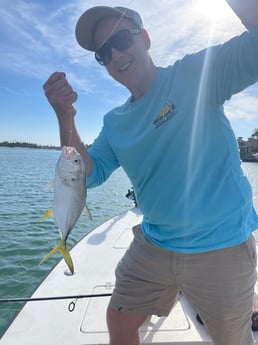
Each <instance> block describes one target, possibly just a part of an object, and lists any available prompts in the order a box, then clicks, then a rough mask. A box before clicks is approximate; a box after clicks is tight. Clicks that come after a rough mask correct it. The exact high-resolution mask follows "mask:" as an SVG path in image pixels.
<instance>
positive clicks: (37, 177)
mask: <svg viewBox="0 0 258 345" xmlns="http://www.w3.org/2000/svg"><path fill="white" fill-rule="evenodd" d="M59 155H60V151H52V150H37V149H18V148H0V298H7V297H8V298H15V297H16V298H19V297H29V296H30V295H31V293H32V292H33V291H34V290H35V288H36V287H37V286H38V284H39V283H40V282H41V281H42V279H43V278H44V277H45V276H46V275H47V274H48V272H49V271H50V270H51V268H52V267H53V266H54V265H55V264H56V263H57V262H58V261H59V260H60V258H61V257H60V256H59V255H58V254H57V255H55V256H54V257H52V258H51V259H49V260H48V261H46V262H45V263H44V264H42V265H41V266H39V265H38V263H39V262H40V260H41V259H42V258H43V257H44V256H45V255H46V254H47V253H48V252H49V251H50V249H52V248H53V247H54V245H56V244H57V243H58V241H59V233H58V231H57V228H56V227H55V225H54V222H53V220H52V219H48V220H46V221H42V220H41V216H42V215H43V214H44V213H45V212H46V211H47V210H48V209H49V208H50V207H51V205H52V200H53V190H52V189H50V188H48V187H47V184H48V182H49V181H52V180H53V176H54V169H55V164H56V161H57V159H58V157H59ZM130 187H131V185H130V182H129V180H128V178H127V177H126V175H125V174H124V172H123V171H122V169H118V170H117V171H116V172H115V173H114V174H113V176H112V177H111V178H110V179H109V181H107V182H106V183H105V184H104V185H103V186H100V187H98V188H95V189H94V190H90V191H88V197H87V204H88V207H89V209H90V211H91V214H92V217H93V220H92V221H90V220H89V219H88V218H87V216H82V217H81V218H80V220H79V221H78V223H77V225H76V226H75V228H74V229H73V231H72V233H71V234H70V236H69V238H68V241H67V244H68V247H72V246H73V245H74V244H75V243H76V242H77V241H78V240H79V239H80V238H82V237H83V236H84V235H85V234H87V233H88V232H89V231H90V230H92V229H93V228H95V227H96V226H97V225H99V224H101V223H103V222H104V221H105V220H107V219H109V218H111V217H113V216H115V215H116V214H118V213H121V212H123V211H125V210H127V209H129V208H131V207H132V206H133V203H132V202H131V201H130V200H128V199H126V198H125V194H126V193H127V190H128V188H130ZM21 306H22V305H21V304H20V303H0V334H1V333H2V332H3V330H4V329H5V327H6V325H7V324H8V323H9V322H10V320H11V319H12V318H13V317H14V315H15V314H16V312H17V310H19V309H20V308H21Z"/></svg>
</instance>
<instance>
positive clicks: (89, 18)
mask: <svg viewBox="0 0 258 345" xmlns="http://www.w3.org/2000/svg"><path fill="white" fill-rule="evenodd" d="M108 16H121V13H120V12H119V11H118V10H116V9H115V8H112V7H108V6H96V7H93V8H90V9H89V10H87V11H86V12H84V13H83V14H82V15H81V17H80V18H79V20H78V22H77V24H76V28H75V37H76V40H77V42H78V43H79V45H80V46H81V47H83V48H84V49H87V50H90V51H95V45H94V41H93V31H94V28H95V26H96V24H97V22H98V21H99V20H100V19H102V18H104V17H108Z"/></svg>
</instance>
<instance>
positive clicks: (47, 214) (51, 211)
mask: <svg viewBox="0 0 258 345" xmlns="http://www.w3.org/2000/svg"><path fill="white" fill-rule="evenodd" d="M53 216H54V212H53V209H52V208H50V209H49V210H48V211H47V212H46V213H45V214H44V215H43V216H42V217H41V218H42V219H44V220H45V219H46V218H50V217H53Z"/></svg>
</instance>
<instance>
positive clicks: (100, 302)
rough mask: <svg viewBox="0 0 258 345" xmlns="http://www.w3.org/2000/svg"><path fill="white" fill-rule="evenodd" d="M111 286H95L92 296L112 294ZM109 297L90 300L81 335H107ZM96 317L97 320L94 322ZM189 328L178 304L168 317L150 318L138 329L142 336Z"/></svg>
mask: <svg viewBox="0 0 258 345" xmlns="http://www.w3.org/2000/svg"><path fill="white" fill-rule="evenodd" d="M112 288H113V286H111V285H106V286H105V285H102V286H101V285H99V286H96V287H95V288H94V289H93V291H92V293H93V294H105V293H109V292H110V293H112ZM108 302H109V297H97V298H90V299H89V301H88V303H87V305H86V309H85V314H84V316H83V319H82V323H81V332H82V333H107V327H106V308H107V306H108ZM96 317H97V318H98V319H97V320H96ZM189 328H190V325H189V321H188V320H187V317H186V315H185V313H184V310H183V308H182V306H181V304H180V303H177V304H176V305H175V306H174V308H173V310H172V311H171V313H170V314H169V316H168V317H157V316H152V317H151V318H150V319H148V320H147V321H146V322H145V323H144V324H143V325H142V327H141V328H140V332H141V333H142V334H146V333H152V332H173V331H185V330H188V329H189Z"/></svg>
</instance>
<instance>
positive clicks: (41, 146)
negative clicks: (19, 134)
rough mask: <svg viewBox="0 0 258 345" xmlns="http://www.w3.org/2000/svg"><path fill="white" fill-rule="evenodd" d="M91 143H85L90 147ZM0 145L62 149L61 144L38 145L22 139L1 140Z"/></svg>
mask: <svg viewBox="0 0 258 345" xmlns="http://www.w3.org/2000/svg"><path fill="white" fill-rule="evenodd" d="M90 146H91V145H85V147H86V148H89V147H90ZM0 147H11V148H15V147H22V148H27V149H43V150H61V146H54V145H38V144H33V143H26V142H20V141H2V142H0Z"/></svg>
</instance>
